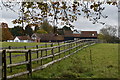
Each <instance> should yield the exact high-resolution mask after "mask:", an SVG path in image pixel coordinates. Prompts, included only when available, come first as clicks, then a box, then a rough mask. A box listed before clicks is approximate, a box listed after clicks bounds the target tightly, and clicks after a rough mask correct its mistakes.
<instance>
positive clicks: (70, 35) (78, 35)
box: [64, 31, 97, 37]
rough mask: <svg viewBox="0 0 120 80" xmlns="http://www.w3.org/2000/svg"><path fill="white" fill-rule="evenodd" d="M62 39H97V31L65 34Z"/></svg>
mask: <svg viewBox="0 0 120 80" xmlns="http://www.w3.org/2000/svg"><path fill="white" fill-rule="evenodd" d="M64 37H97V31H81V33H80V34H71V33H69V32H67V33H66V34H65V35H64Z"/></svg>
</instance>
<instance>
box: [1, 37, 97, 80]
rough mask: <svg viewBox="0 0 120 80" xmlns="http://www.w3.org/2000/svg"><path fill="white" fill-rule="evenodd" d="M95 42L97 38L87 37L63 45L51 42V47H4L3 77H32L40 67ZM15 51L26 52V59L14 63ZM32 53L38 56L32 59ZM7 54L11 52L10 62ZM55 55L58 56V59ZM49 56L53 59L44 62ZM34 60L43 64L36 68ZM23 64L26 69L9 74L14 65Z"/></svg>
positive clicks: (44, 66) (42, 67)
mask: <svg viewBox="0 0 120 80" xmlns="http://www.w3.org/2000/svg"><path fill="white" fill-rule="evenodd" d="M95 43H96V40H92V39H85V40H77V41H72V42H70V43H66V44H62V45H60V43H58V46H53V44H51V47H46V48H38V46H36V49H24V50H21V49H20V50H18V49H3V50H0V54H2V79H5V80H6V79H10V78H14V77H19V76H22V75H25V74H27V75H28V76H29V77H32V72H34V71H37V70H40V69H44V68H46V67H47V66H49V65H51V64H53V63H56V62H58V61H61V60H63V59H65V58H67V57H69V56H71V55H72V54H74V53H77V52H78V51H80V50H82V49H84V48H86V47H88V46H90V45H93V44H95ZM56 51H57V52H56ZM43 52H45V53H43ZM14 53H21V54H25V55H24V56H25V61H23V62H18V63H12V57H11V54H14ZM32 53H36V55H37V56H36V58H34V59H32ZM66 53H68V54H66ZM7 54H9V62H7V57H6V56H7ZM62 54H63V55H62ZM55 56H58V58H57V59H56V58H55ZM13 58H14V57H13ZM48 58H51V61H49V62H47V63H43V62H44V59H48ZM39 61H40V62H39ZM33 62H37V63H36V64H38V63H40V64H41V65H40V66H38V67H36V68H33V65H34V64H32V63H33ZM22 65H26V71H24V72H19V73H15V74H12V75H8V74H7V73H8V70H10V73H12V72H13V69H12V67H17V66H22Z"/></svg>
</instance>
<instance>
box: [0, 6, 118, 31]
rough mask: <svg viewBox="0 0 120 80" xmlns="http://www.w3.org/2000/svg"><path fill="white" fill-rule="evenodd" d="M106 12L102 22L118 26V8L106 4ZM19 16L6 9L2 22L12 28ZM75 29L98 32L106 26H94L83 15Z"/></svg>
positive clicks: (2, 12) (1, 15)
mask: <svg viewBox="0 0 120 80" xmlns="http://www.w3.org/2000/svg"><path fill="white" fill-rule="evenodd" d="M103 6H105V10H104V12H103V14H104V15H107V16H108V18H107V19H101V21H102V22H105V23H106V24H107V25H113V26H114V25H118V8H117V7H115V6H112V5H107V4H104V5H103ZM17 17H18V15H17V14H16V13H15V12H13V11H11V10H8V11H6V9H2V11H0V22H6V23H7V24H8V26H9V27H10V28H11V27H13V26H14V25H13V24H12V22H11V21H12V20H14V19H16V18H17ZM73 25H74V26H75V29H77V30H82V31H83V30H86V31H89V30H90V31H98V32H99V30H100V29H101V28H102V27H103V26H104V25H101V24H99V23H98V24H92V22H90V21H89V20H88V19H86V18H84V17H83V16H82V15H81V16H79V17H78V20H77V21H76V22H74V23H73Z"/></svg>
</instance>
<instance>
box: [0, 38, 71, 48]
mask: <svg viewBox="0 0 120 80" xmlns="http://www.w3.org/2000/svg"><path fill="white" fill-rule="evenodd" d="M68 42H73V40H68V41H62V42H53V43H45V44H40V45H35V46H20V47H14V46H8V47H0V49H27V48H37V47H43V46H45V47H48V46H50V45H55V44H61V43H68Z"/></svg>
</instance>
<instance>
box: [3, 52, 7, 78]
mask: <svg viewBox="0 0 120 80" xmlns="http://www.w3.org/2000/svg"><path fill="white" fill-rule="evenodd" d="M2 63H3V66H2V67H3V70H2V73H4V74H3V80H6V79H7V64H6V50H3V52H2Z"/></svg>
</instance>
